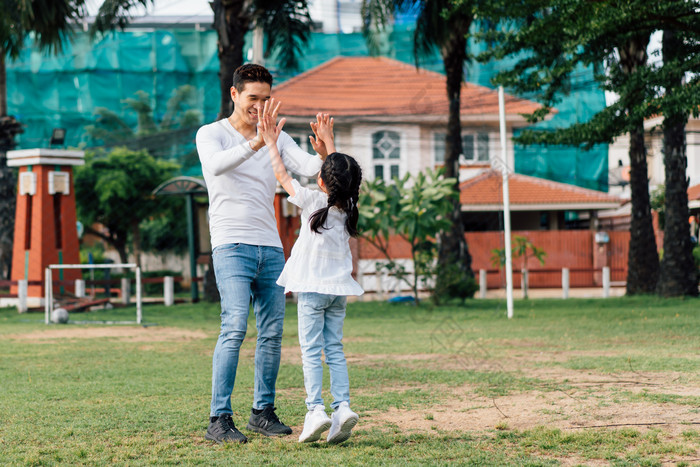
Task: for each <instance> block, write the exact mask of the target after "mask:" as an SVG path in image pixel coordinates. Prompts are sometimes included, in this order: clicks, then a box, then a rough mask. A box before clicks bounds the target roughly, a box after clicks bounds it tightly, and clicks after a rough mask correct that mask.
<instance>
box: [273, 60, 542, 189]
mask: <svg viewBox="0 0 700 467" xmlns="http://www.w3.org/2000/svg"><path fill="white" fill-rule="evenodd" d="M273 96H274V97H275V98H276V99H278V100H280V101H281V102H282V107H281V111H280V115H281V116H284V117H286V118H287V124H286V125H285V128H284V129H285V131H286V132H287V133H289V134H290V136H292V137H293V138H295V140H296V141H297V142H298V143H299V144H300V146H301V147H302V148H304V149H307V150H309V151H310V152H311V151H312V150H311V148H310V146H309V142H308V135H309V134H310V128H309V122H310V121H311V120H312V119H314V118H315V115H316V113H317V112H327V113H329V114H331V115H332V116H333V117H334V121H335V134H336V147H337V148H338V149H339V150H342V151H343V152H346V153H348V154H350V155H352V156H354V157H355V158H356V159H357V160H358V162H359V163H360V166H361V167H362V169H363V173H364V176H365V178H368V179H373V178H376V177H381V178H384V179H386V180H390V179H391V178H392V177H395V176H398V177H401V176H403V175H404V174H406V173H411V174H415V173H418V172H419V171H421V170H423V169H425V168H426V167H434V166H438V165H442V164H443V163H444V156H445V131H446V130H445V128H446V126H447V117H448V101H447V91H446V83H445V76H444V75H441V74H439V73H435V72H432V71H426V70H422V69H417V68H416V67H414V66H412V65H408V64H406V63H403V62H399V61H396V60H392V59H389V58H384V57H337V58H334V59H332V60H330V61H328V62H326V63H324V64H322V65H320V66H318V67H316V68H313V69H311V70H309V71H307V72H305V73H302V74H300V75H298V76H296V77H294V78H291V79H289V80H288V81H285V82H284V83H282V84H280V85H278V86H275V88H274V89H273ZM539 107H540V106H539V104H537V103H536V102H532V101H529V100H525V99H520V98H517V97H513V96H509V95H506V98H505V111H506V125H507V128H508V135H509V137H508V138H507V139H508V141H510V135H511V134H512V131H513V129H514V128H520V127H524V126H527V125H528V123H527V121H526V120H525V118H524V117H523V116H522V115H521V114H524V113H531V112H533V111H535V110H536V109H538V108H539ZM461 121H462V130H463V132H462V142H463V146H464V150H463V154H462V156H463V157H462V158H461V165H462V173H461V174H460V175H461V177H460V178H461V179H465V178H467V177H468V176H469V175H470V174H471V175H473V174H475V173H476V172H478V171H479V170H480V169H483V168H485V167H489V166H490V163H491V161H492V160H493V159H494V158H495V157H498V155H500V143H499V133H498V129H499V126H498V125H499V120H498V93H497V92H496V91H495V90H493V89H489V88H486V87H483V86H478V85H475V84H471V83H464V84H463V85H462V96H461ZM509 144H510V147H509V148H508V150H507V153H508V154H509V160H508V166H509V167H513V160H512V157H513V147H512V144H511V143H509Z"/></svg>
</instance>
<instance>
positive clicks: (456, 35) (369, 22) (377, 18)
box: [362, 0, 474, 294]
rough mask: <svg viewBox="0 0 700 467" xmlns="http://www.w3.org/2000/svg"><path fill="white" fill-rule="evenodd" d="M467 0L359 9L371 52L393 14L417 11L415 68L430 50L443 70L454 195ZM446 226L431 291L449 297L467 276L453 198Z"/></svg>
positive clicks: (373, 4) (394, 1)
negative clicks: (449, 221) (439, 58)
mask: <svg viewBox="0 0 700 467" xmlns="http://www.w3.org/2000/svg"><path fill="white" fill-rule="evenodd" d="M467 3H469V4H470V3H472V2H471V1H470V0H467V1H465V2H463V3H462V5H461V7H460V8H454V2H451V1H449V0H436V1H431V0H364V3H363V7H362V14H363V24H364V31H365V35H366V36H367V38H368V43H369V45H370V49H371V50H373V51H376V50H377V45H378V44H377V41H376V37H377V36H376V34H375V33H376V32H377V31H379V30H382V29H384V27H385V26H386V25H387V24H388V23H389V21H390V20H391V17H392V14H393V12H395V11H409V10H410V11H415V12H417V18H416V29H415V33H414V36H413V41H414V56H415V59H416V66H418V65H419V63H420V59H421V58H422V57H426V56H430V55H431V54H433V53H434V52H435V51H436V49H437V51H439V53H440V57H441V58H442V62H443V65H444V68H445V75H446V82H447V99H448V103H449V115H448V121H447V136H446V141H445V177H449V178H454V179H455V180H456V181H455V184H454V190H455V191H456V192H457V193H458V192H459V155H460V153H462V125H461V121H460V103H461V91H462V83H463V82H464V78H465V76H464V69H465V68H464V67H465V63H466V61H467V59H468V58H469V54H468V52H467V35H468V33H469V28H470V27H471V25H472V22H473V19H474V15H473V14H472V13H471V8H468V7H467V5H465V4H467ZM450 217H451V221H452V222H451V227H450V229H449V230H447V231H446V232H444V233H443V234H442V235H441V236H440V246H439V253H438V265H439V268H438V271H439V272H438V277H437V286H436V293H438V294H439V293H442V292H446V293H448V294H449V293H450V291H453V290H454V286H455V285H458V284H460V283H464V282H465V281H469V280H470V279H472V278H473V276H474V273H473V271H472V269H471V255H470V254H469V249H468V247H467V242H466V240H465V239H464V225H463V223H462V211H461V204H460V202H459V196H455V197H454V201H453V209H452V213H451V216H450Z"/></svg>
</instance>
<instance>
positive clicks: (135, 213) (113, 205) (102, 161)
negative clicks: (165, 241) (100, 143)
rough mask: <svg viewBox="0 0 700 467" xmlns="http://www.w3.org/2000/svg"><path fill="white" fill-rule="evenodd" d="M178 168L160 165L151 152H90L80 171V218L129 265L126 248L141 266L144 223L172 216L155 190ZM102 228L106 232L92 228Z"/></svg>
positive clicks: (77, 181) (77, 193)
mask: <svg viewBox="0 0 700 467" xmlns="http://www.w3.org/2000/svg"><path fill="white" fill-rule="evenodd" d="M177 169H178V166H177V165H176V164H173V163H170V162H164V161H159V160H157V159H155V158H154V157H153V156H151V155H149V154H148V153H147V152H146V151H144V150H141V151H130V150H128V149H126V148H116V149H114V150H112V151H111V152H110V153H109V154H107V155H104V154H100V153H91V152H88V153H87V154H86V155H85V165H84V166H81V167H77V168H76V170H75V182H74V183H75V198H76V202H77V203H76V204H77V206H76V207H77V211H78V219H79V220H80V221H81V222H82V223H83V225H84V226H85V232H87V233H90V234H93V235H96V236H97V237H99V238H101V239H103V240H104V241H106V242H107V243H109V244H110V245H112V246H113V247H114V248H115V249H116V250H117V251H118V252H119V259H120V260H121V261H122V262H123V263H126V262H128V257H127V244H128V241H129V238H131V247H132V252H133V254H134V256H135V257H136V262H137V263H138V264H140V253H141V231H140V228H139V225H140V224H141V222H142V221H144V220H148V219H157V218H159V217H162V216H163V215H165V214H167V213H166V212H165V208H164V206H166V200H164V199H163V197H160V198H157V197H154V196H153V195H152V194H151V192H152V191H153V189H154V188H156V187H157V186H158V185H159V184H160V183H162V182H164V181H165V180H167V179H168V178H170V177H172V176H173V175H174V174H175V173H176V171H177ZM95 223H100V224H102V225H103V226H104V227H105V228H106V229H107V231H106V232H102V231H98V230H95V229H93V227H92V226H93V225H94V224H95Z"/></svg>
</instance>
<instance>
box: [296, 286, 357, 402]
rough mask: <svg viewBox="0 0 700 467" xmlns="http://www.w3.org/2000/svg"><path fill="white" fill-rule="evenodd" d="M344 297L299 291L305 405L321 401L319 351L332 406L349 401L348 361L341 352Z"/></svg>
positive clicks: (321, 384)
mask: <svg viewBox="0 0 700 467" xmlns="http://www.w3.org/2000/svg"><path fill="white" fill-rule="evenodd" d="M346 304H347V297H344V296H337V295H326V294H319V293H312V292H302V293H299V296H298V301H297V312H298V315H299V345H300V346H301V362H302V368H303V369H304V387H305V388H306V407H307V408H308V409H309V410H313V409H314V406H316V405H323V397H322V396H321V389H322V386H323V366H322V365H321V351H322V350H323V353H324V354H325V356H326V365H328V369H329V370H330V375H331V395H332V396H333V403H332V404H331V407H332V408H333V409H334V410H335V409H336V408H338V406H339V405H340V403H341V402H348V403H349V402H350V379H349V378H348V365H347V363H346V362H345V354H344V353H343V342H342V340H343V321H345V306H346Z"/></svg>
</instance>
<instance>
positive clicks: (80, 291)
mask: <svg viewBox="0 0 700 467" xmlns="http://www.w3.org/2000/svg"><path fill="white" fill-rule="evenodd" d="M75 296H76V297H78V298H82V297H84V296H85V281H84V280H83V279H76V280H75Z"/></svg>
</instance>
